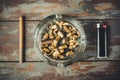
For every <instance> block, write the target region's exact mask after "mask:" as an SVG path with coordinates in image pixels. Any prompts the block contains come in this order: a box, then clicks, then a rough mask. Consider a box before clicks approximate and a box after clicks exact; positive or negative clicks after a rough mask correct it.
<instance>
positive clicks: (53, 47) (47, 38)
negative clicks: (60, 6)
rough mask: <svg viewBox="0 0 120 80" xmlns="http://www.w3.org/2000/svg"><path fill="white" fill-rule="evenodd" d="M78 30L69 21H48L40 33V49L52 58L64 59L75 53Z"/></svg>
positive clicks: (78, 35)
mask: <svg viewBox="0 0 120 80" xmlns="http://www.w3.org/2000/svg"><path fill="white" fill-rule="evenodd" d="M79 38H80V32H79V31H78V30H77V28H76V27H75V26H73V25H72V24H71V23H69V22H67V21H63V20H55V21H53V22H52V23H49V24H48V25H47V26H46V27H45V29H44V32H43V34H42V37H41V39H42V41H41V43H42V45H41V50H42V53H43V54H46V55H47V56H49V57H51V58H54V59H66V58H69V57H71V56H74V55H75V49H77V46H79V45H78V39H79Z"/></svg>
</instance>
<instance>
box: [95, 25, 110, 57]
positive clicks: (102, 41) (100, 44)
mask: <svg viewBox="0 0 120 80" xmlns="http://www.w3.org/2000/svg"><path fill="white" fill-rule="evenodd" d="M107 47H108V46H107V24H103V23H97V58H107V52H108V51H107V49H108V48H107Z"/></svg>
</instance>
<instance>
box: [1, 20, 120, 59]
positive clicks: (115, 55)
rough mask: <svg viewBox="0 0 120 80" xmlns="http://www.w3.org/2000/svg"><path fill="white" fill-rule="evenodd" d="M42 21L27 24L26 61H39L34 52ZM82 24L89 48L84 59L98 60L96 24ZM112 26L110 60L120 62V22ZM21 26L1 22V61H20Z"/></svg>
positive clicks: (114, 21)
mask: <svg viewBox="0 0 120 80" xmlns="http://www.w3.org/2000/svg"><path fill="white" fill-rule="evenodd" d="M39 22H40V21H26V22H25V44H24V45H25V49H26V50H25V52H26V54H25V59H26V61H39V60H40V58H39V56H38V55H37V54H36V53H35V51H34V38H33V36H34V30H35V28H36V26H37V25H38V23H39ZM81 24H82V25H83V28H84V30H85V33H86V37H87V48H86V51H85V53H84V55H83V56H84V58H85V59H87V60H95V59H96V28H95V24H96V22H94V21H93V22H92V21H89V20H88V21H86V20H85V21H82V22H81ZM109 24H110V25H111V38H110V39H111V40H110V42H111V43H110V44H111V45H110V56H109V58H108V60H120V50H119V48H120V32H119V30H120V27H119V24H120V20H111V21H109ZM18 26H19V24H18V22H0V41H1V42H0V47H1V48H0V60H18V57H19V55H18V52H19V48H18V46H19V31H18V29H19V27H18Z"/></svg>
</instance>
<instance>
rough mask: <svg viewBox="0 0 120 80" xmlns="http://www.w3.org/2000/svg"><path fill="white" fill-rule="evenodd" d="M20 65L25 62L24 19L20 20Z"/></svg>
mask: <svg viewBox="0 0 120 80" xmlns="http://www.w3.org/2000/svg"><path fill="white" fill-rule="evenodd" d="M19 50H20V53H19V63H22V62H23V17H20V18H19Z"/></svg>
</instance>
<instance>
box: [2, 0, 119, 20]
mask: <svg viewBox="0 0 120 80" xmlns="http://www.w3.org/2000/svg"><path fill="white" fill-rule="evenodd" d="M117 1H119V0H115V1H114V0H104V1H102V0H100V1H95V0H86V1H81V0H65V1H64V0H37V1H36V0H17V1H16V0H1V2H0V19H2V20H4V19H5V20H8V19H9V20H11V19H12V20H18V19H19V17H20V16H21V15H25V16H26V18H27V19H28V20H41V19H43V18H45V17H47V16H49V15H52V14H66V15H70V16H78V17H80V18H86V19H88V18H90V19H91V18H97V19H99V18H102V19H104V18H105V17H106V16H105V14H104V13H105V11H108V10H114V9H117V8H118V9H119V3H117ZM116 18H118V17H116ZM119 18H120V17H119Z"/></svg>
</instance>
